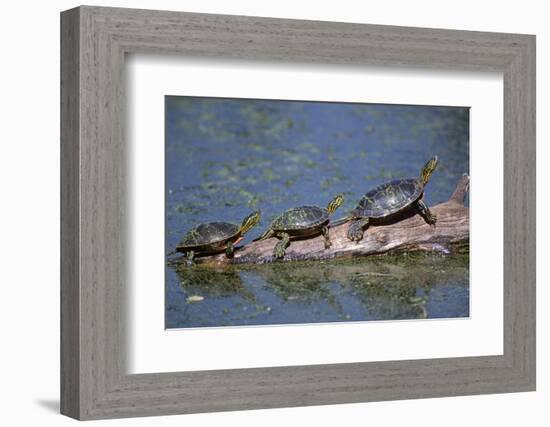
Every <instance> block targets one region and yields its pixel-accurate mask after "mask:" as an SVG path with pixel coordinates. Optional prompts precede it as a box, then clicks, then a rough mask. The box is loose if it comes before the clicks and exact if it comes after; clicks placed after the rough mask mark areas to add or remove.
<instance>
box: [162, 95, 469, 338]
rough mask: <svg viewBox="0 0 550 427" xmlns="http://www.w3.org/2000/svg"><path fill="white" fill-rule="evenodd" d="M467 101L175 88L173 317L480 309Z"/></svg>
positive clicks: (360, 318)
mask: <svg viewBox="0 0 550 427" xmlns="http://www.w3.org/2000/svg"><path fill="white" fill-rule="evenodd" d="M469 138H470V109H469V108H468V107H467V106H431V105H390V104H371V103H348V102H317V101H315V102H314V101H299V100H271V99H237V98H209V97H195V96H165V190H166V195H165V197H166V199H165V200H166V202H165V236H166V239H165V250H166V270H165V278H166V283H165V328H166V329H178V328H201V327H236V326H253V325H288V324H302V325H303V324H319V323H329V322H365V321H377V320H378V321H379V320H385V321H395V320H413V319H433V318H439V319H441V318H464V317H469V315H470V283H469V265H470V263H469V215H468V209H469V198H468V186H469V160H470V156H469V148H470V147H469Z"/></svg>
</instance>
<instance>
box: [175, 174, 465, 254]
mask: <svg viewBox="0 0 550 427" xmlns="http://www.w3.org/2000/svg"><path fill="white" fill-rule="evenodd" d="M469 183H470V179H469V177H468V176H467V175H463V176H462V177H461V179H460V180H459V182H458V184H457V186H456V189H455V191H454V192H453V194H452V195H451V197H450V198H449V200H448V201H446V202H444V203H440V204H438V205H436V206H433V207H430V210H431V212H432V213H434V214H436V215H437V223H436V225H435V226H431V225H428V224H427V223H426V222H425V221H424V219H423V218H422V217H421V216H420V215H419V214H417V213H415V212H414V211H412V210H411V211H409V212H407V213H405V214H404V215H402V216H401V217H398V218H395V219H393V220H392V221H391V222H389V223H387V224H383V225H371V226H369V227H368V229H367V230H366V231H365V234H364V237H363V240H361V241H360V242H352V241H350V240H349V239H348V238H347V236H346V233H347V231H348V227H349V223H345V224H341V225H338V226H334V227H331V228H330V240H331V242H332V246H331V247H330V249H325V246H324V239H323V237H322V236H321V235H319V236H316V237H313V238H307V239H301V240H291V243H290V246H289V247H288V248H287V250H286V254H285V257H284V258H283V259H280V260H276V259H275V257H274V256H273V248H274V246H275V244H276V243H277V241H278V239H277V238H270V239H267V240H262V241H258V242H252V243H250V244H248V245H244V246H240V247H237V248H236V251H235V255H234V257H233V258H227V257H226V256H225V254H223V253H221V254H216V255H208V256H202V257H197V258H196V259H195V262H197V263H201V264H211V265H226V264H243V263H253V264H263V263H269V262H274V261H277V262H285V261H286V262H288V261H296V260H326V259H332V258H337V257H345V256H348V257H354V256H368V255H381V254H387V253H391V254H395V253H396V252H398V253H401V252H404V253H407V252H411V251H429V252H439V253H444V254H449V253H453V252H456V251H457V250H458V251H463V250H464V249H466V250H468V247H469V236H470V226H469V218H470V215H469V209H468V208H467V207H466V206H464V198H465V196H466V193H467V192H468V188H469ZM181 262H185V258H184V257H179V258H177V259H175V260H172V261H171V263H175V264H178V263H181Z"/></svg>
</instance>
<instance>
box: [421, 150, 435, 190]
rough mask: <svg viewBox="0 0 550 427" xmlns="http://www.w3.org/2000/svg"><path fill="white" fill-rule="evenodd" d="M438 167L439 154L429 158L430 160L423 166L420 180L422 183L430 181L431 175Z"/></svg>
mask: <svg viewBox="0 0 550 427" xmlns="http://www.w3.org/2000/svg"><path fill="white" fill-rule="evenodd" d="M436 168H437V156H434V157H432V158H431V159H430V160H428V162H427V163H426V164H425V165H424V167H423V168H422V172H420V181H422V185H426V184H427V183H428V181H429V180H430V177H431V176H432V173H434V171H435V169H436Z"/></svg>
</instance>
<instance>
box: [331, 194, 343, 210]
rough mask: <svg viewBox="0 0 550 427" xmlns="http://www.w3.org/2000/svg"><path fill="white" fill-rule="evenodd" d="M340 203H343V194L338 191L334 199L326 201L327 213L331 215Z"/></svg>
mask: <svg viewBox="0 0 550 427" xmlns="http://www.w3.org/2000/svg"><path fill="white" fill-rule="evenodd" d="M342 203H344V195H343V194H342V193H340V194H338V195H337V196H336V197H335V198H334V199H332V200H331V201H330V202H328V205H327V211H328V214H329V215H332V214H333V213H334V211H335V210H336V209H338V208H339V207H340V206H342Z"/></svg>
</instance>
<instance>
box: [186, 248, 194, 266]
mask: <svg viewBox="0 0 550 427" xmlns="http://www.w3.org/2000/svg"><path fill="white" fill-rule="evenodd" d="M186 255H187V265H189V266H191V265H193V264H194V263H195V262H194V259H195V251H187V254H186Z"/></svg>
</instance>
